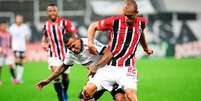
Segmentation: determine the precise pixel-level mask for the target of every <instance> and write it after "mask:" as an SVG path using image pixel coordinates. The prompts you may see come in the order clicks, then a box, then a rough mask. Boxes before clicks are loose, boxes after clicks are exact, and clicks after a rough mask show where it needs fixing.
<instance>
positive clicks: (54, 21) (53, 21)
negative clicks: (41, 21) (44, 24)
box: [50, 17, 59, 23]
mask: <svg viewBox="0 0 201 101" xmlns="http://www.w3.org/2000/svg"><path fill="white" fill-rule="evenodd" d="M58 20H59V17H57V18H56V19H55V20H53V19H50V22H51V23H56V22H57V21H58Z"/></svg>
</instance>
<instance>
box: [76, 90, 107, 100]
mask: <svg viewBox="0 0 201 101" xmlns="http://www.w3.org/2000/svg"><path fill="white" fill-rule="evenodd" d="M105 91H106V90H105V89H103V90H100V91H97V92H95V94H94V95H93V98H91V99H90V101H91V100H92V99H93V100H94V101H97V100H98V99H99V98H100V97H101V96H102V95H103V93H104V92H105ZM79 99H80V101H87V100H85V98H84V96H83V95H82V91H81V92H80V95H79Z"/></svg>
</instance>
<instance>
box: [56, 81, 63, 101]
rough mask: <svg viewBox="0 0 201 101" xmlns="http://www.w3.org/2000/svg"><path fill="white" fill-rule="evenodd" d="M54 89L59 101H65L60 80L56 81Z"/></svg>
mask: <svg viewBox="0 0 201 101" xmlns="http://www.w3.org/2000/svg"><path fill="white" fill-rule="evenodd" d="M54 89H55V91H56V92H57V97H58V99H59V101H63V89H62V84H61V82H60V80H59V79H57V80H55V81H54Z"/></svg>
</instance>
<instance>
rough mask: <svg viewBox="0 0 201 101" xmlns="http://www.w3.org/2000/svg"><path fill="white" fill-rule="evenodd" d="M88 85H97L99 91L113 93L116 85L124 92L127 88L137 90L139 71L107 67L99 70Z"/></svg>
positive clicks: (128, 68)
mask: <svg viewBox="0 0 201 101" xmlns="http://www.w3.org/2000/svg"><path fill="white" fill-rule="evenodd" d="M88 83H93V84H95V85H96V87H97V91H99V90H102V89H106V90H108V91H111V90H112V89H113V85H114V84H115V83H117V84H119V86H120V87H121V88H122V89H124V90H125V89H127V88H132V89H135V90H137V71H136V69H135V67H115V66H105V67H103V68H100V69H98V71H97V73H96V74H95V75H94V77H93V78H91V79H90V80H89V82H88Z"/></svg>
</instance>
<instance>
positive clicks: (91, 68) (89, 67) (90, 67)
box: [88, 65, 97, 75]
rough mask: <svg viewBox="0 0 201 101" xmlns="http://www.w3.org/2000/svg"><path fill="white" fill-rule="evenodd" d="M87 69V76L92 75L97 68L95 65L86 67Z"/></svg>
mask: <svg viewBox="0 0 201 101" xmlns="http://www.w3.org/2000/svg"><path fill="white" fill-rule="evenodd" d="M88 69H89V75H94V74H95V73H96V71H97V68H96V66H95V65H90V66H88Z"/></svg>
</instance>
